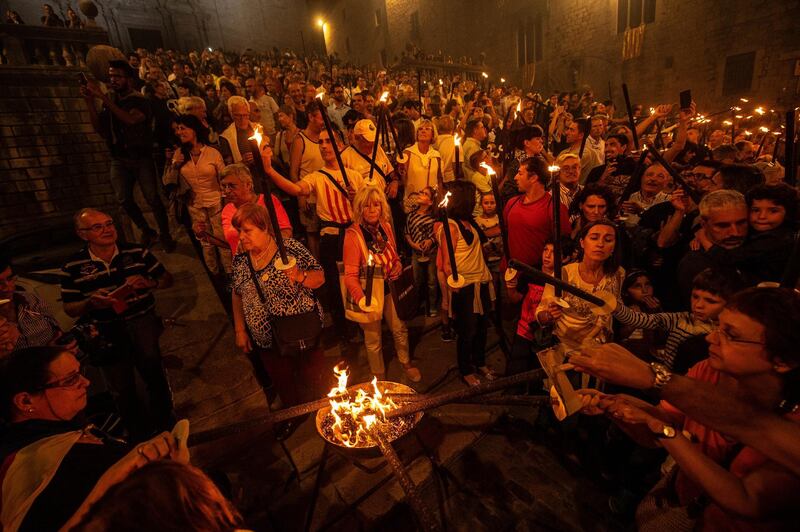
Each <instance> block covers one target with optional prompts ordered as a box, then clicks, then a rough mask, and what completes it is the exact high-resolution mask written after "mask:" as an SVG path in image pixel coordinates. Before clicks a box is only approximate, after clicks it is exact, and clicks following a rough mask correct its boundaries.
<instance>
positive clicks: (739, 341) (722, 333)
mask: <svg viewBox="0 0 800 532" xmlns="http://www.w3.org/2000/svg"><path fill="white" fill-rule="evenodd" d="M715 332H716V333H717V334H718V335H719V337H720V338H724V339H725V341H726V342H728V343H731V344H749V345H765V343H764V342H759V341H757V340H742V339H740V338H734V337H732V336H731V335H730V333H728V332H726V331H725V330H724V329H722V328H720V327H717V328H716V329H715Z"/></svg>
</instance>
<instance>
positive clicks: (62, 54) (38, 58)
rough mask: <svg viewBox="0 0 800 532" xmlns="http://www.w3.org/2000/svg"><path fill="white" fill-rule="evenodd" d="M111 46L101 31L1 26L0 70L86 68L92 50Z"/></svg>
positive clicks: (105, 34)
mask: <svg viewBox="0 0 800 532" xmlns="http://www.w3.org/2000/svg"><path fill="white" fill-rule="evenodd" d="M98 44H108V33H106V31H105V30H103V29H100V28H97V27H95V28H87V29H70V28H52V27H47V26H28V25H18V24H0V68H2V67H5V66H13V67H22V66H43V67H51V68H52V67H65V68H81V69H85V68H86V54H87V53H88V51H89V49H90V48H91V47H92V46H96V45H98Z"/></svg>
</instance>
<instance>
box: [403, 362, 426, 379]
mask: <svg viewBox="0 0 800 532" xmlns="http://www.w3.org/2000/svg"><path fill="white" fill-rule="evenodd" d="M403 369H405V371H406V377H408V380H410V381H411V382H419V381H421V380H422V373H421V372H420V371H419V369H418V368H416V367H414V366H412V365H411V364H408V365H405V364H404V365H403Z"/></svg>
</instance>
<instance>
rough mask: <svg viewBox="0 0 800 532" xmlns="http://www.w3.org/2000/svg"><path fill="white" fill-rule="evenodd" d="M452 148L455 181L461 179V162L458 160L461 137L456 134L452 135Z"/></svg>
mask: <svg viewBox="0 0 800 532" xmlns="http://www.w3.org/2000/svg"><path fill="white" fill-rule="evenodd" d="M453 147H454V148H455V165H454V168H453V173H454V174H455V176H456V179H461V161H460V160H459V152H460V151H461V137H459V136H458V133H456V134H455V135H453Z"/></svg>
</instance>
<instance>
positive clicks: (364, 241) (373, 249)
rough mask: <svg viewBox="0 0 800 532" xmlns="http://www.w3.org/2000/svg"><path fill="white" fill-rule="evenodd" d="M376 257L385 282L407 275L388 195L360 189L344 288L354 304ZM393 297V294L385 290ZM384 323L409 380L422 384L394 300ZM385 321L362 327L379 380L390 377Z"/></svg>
mask: <svg viewBox="0 0 800 532" xmlns="http://www.w3.org/2000/svg"><path fill="white" fill-rule="evenodd" d="M369 256H372V258H373V261H374V264H375V265H376V266H380V267H381V268H382V269H383V271H384V278H385V279H387V280H394V279H397V278H398V277H400V274H401V273H402V272H403V265H402V264H401V263H400V256H399V255H398V254H397V242H396V240H395V236H394V231H393V230H392V223H391V218H390V211H389V204H388V203H387V202H386V195H385V194H384V193H383V192H382V191H381V190H380V189H379V188H377V187H372V186H367V187H363V188H361V189H359V191H358V192H356V196H355V198H353V224H352V225H351V226H350V227H348V228H347V230H346V231H345V235H344V276H345V279H344V285H345V287H346V288H347V291H348V293H349V294H350V297H352V298H353V300H354V301H360V300H361V298H362V297H364V289H363V288H362V287H361V280H360V272H361V271H362V269H364V270H366V267H367V260H368V257H369ZM384 293H386V294H389V290H388V289H386V290H384ZM381 314H382V316H383V320H385V321H386V325H387V326H388V327H389V329H390V330H391V331H392V336H393V337H394V348H395V350H396V351H397V358H398V359H399V360H400V363H401V364H402V365H403V368H404V369H405V373H406V376H408V378H409V379H410V380H411V381H412V382H419V381H421V380H422V374H421V373H420V371H419V369H417V368H416V367H414V366H413V365H412V364H411V356H410V355H409V350H408V329H407V328H406V324H405V322H403V320H401V319H400V318H399V316H398V315H397V311H396V310H395V304H394V301H392V297H391V296H390V295H387V297H385V298H384V300H383V309H382V310H381ZM383 320H381V319H377V320H375V321H370V322H366V323H360V324H359V325H361V328H362V329H363V331H364V345H365V346H366V348H367V358H368V359H369V368H370V371H371V372H372V374H373V375H375V376H376V377H378V380H384V379H385V377H386V367H385V365H384V361H383V347H382V342H381V325H382V321H383Z"/></svg>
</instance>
